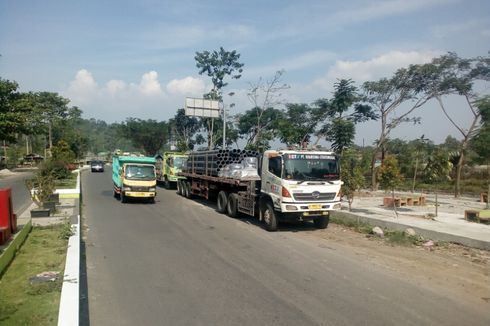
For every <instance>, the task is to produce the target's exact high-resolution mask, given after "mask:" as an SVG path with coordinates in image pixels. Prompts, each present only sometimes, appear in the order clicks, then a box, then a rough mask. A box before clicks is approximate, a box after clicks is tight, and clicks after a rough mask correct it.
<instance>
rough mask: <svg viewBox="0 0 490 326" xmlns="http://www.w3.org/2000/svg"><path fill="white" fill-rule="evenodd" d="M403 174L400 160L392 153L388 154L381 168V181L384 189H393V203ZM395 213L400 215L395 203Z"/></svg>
mask: <svg viewBox="0 0 490 326" xmlns="http://www.w3.org/2000/svg"><path fill="white" fill-rule="evenodd" d="M402 180H403V178H402V175H401V173H400V169H399V168H398V161H397V160H396V158H395V157H394V156H392V155H387V156H386V157H385V160H384V161H383V164H382V165H381V167H380V168H379V183H380V185H381V187H383V189H386V190H391V198H392V199H393V204H394V203H395V188H396V187H398V186H400V184H401V183H402ZM393 209H394V211H395V215H396V216H397V217H398V212H397V211H396V205H393Z"/></svg>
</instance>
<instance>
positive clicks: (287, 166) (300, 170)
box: [177, 150, 342, 231]
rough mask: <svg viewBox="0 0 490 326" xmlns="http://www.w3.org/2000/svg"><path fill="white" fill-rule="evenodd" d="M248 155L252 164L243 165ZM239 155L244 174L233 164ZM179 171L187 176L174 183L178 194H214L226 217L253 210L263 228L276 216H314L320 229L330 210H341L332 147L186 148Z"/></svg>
mask: <svg viewBox="0 0 490 326" xmlns="http://www.w3.org/2000/svg"><path fill="white" fill-rule="evenodd" d="M250 157H252V158H253V157H257V159H256V161H257V164H256V166H255V167H254V168H252V169H251V168H250V167H251V166H253V164H249V166H248V167H247V164H244V162H247V161H248V162H252V161H253V160H251V159H250ZM240 160H241V165H242V166H243V167H245V169H244V170H245V171H246V173H243V171H239V169H238V163H237V162H238V161H240ZM227 168H228V170H229V171H228V172H226V169H227ZM233 169H235V170H233ZM230 171H231V173H230ZM251 172H252V173H251ZM227 173H228V174H227ZM254 174H255V175H254ZM179 175H181V176H184V177H186V179H185V180H179V181H178V183H177V191H178V193H179V194H181V195H183V196H185V197H188V198H190V197H192V195H197V196H201V197H205V198H207V199H210V198H216V200H217V210H218V211H219V212H221V213H226V214H228V215H229V216H231V217H237V216H238V215H239V213H244V214H246V215H250V216H256V215H257V216H258V218H259V220H260V221H263V222H265V226H266V229H267V230H268V231H275V230H277V227H278V222H279V221H303V220H313V222H314V224H315V226H316V227H317V228H321V229H323V228H326V227H327V225H328V223H329V214H330V212H331V211H332V210H338V209H340V187H341V184H342V183H341V181H340V174H339V163H338V159H337V157H336V156H335V155H334V153H332V152H324V151H307V150H278V151H275V150H269V151H266V152H265V153H263V155H259V154H258V153H255V152H250V151H240V150H233V151H229V150H217V151H207V152H191V153H189V157H188V160H187V165H186V167H185V168H184V169H183V171H182V172H181V173H179Z"/></svg>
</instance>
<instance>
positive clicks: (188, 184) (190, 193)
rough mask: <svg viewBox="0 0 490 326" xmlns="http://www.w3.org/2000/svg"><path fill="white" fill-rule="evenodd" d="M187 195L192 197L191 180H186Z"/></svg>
mask: <svg viewBox="0 0 490 326" xmlns="http://www.w3.org/2000/svg"><path fill="white" fill-rule="evenodd" d="M185 197H186V198H189V199H191V198H192V191H191V183H190V182H189V181H187V182H185Z"/></svg>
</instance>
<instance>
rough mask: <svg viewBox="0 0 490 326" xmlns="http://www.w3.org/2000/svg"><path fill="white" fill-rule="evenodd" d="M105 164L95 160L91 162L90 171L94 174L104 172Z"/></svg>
mask: <svg viewBox="0 0 490 326" xmlns="http://www.w3.org/2000/svg"><path fill="white" fill-rule="evenodd" d="M104 165H105V163H104V162H103V161H100V160H94V161H92V162H90V169H91V170H92V172H104Z"/></svg>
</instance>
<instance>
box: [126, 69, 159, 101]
mask: <svg viewBox="0 0 490 326" xmlns="http://www.w3.org/2000/svg"><path fill="white" fill-rule="evenodd" d="M132 85H133V87H136V88H137V89H138V90H139V91H140V92H141V93H143V94H145V95H162V94H163V91H162V88H161V85H160V82H159V81H158V73H157V72H156V71H150V72H147V73H145V74H143V76H142V77H141V82H140V83H139V85H134V84H132Z"/></svg>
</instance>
